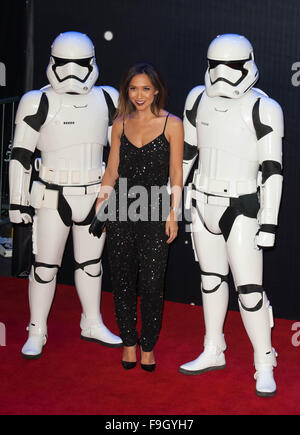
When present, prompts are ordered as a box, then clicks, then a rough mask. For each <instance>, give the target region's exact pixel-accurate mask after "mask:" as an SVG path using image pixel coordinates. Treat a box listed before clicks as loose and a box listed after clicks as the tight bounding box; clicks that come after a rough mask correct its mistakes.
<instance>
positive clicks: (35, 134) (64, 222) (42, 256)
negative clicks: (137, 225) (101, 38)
mask: <svg viewBox="0 0 300 435" xmlns="http://www.w3.org/2000/svg"><path fill="white" fill-rule="evenodd" d="M51 54H52V57H51V61H50V65H49V67H48V70H47V75H48V78H49V80H50V85H49V86H46V87H45V88H43V89H41V90H39V91H31V92H28V93H27V94H25V95H24V96H23V97H22V99H21V101H20V104H19V107H18V111H17V116H16V130H15V137H14V142H13V149H12V157H11V161H10V170H9V177H10V203H11V206H10V219H11V222H13V223H20V222H22V221H23V222H30V221H31V215H32V213H31V209H32V208H34V209H35V213H34V216H33V253H34V254H35V261H34V264H33V266H32V270H31V274H30V277H29V302H30V312H31V318H30V324H29V327H28V330H29V338H28V341H27V342H26V343H25V345H24V347H23V349H22V355H23V356H24V357H25V358H38V357H39V356H40V355H41V353H42V348H43V346H44V344H45V343H46V337H47V317H48V314H49V310H50V307H51V304H52V301H53V297H54V292H55V287H56V275H57V271H58V268H59V267H60V265H61V261H62V257H63V253H64V249H65V244H66V241H67V238H68V234H69V231H70V228H71V227H72V234H73V245H74V258H75V284H76V288H77V291H78V295H79V298H80V301H81V305H82V316H81V322H80V326H81V330H82V332H81V337H82V338H84V339H87V340H92V341H97V342H100V343H102V344H104V345H107V346H111V347H117V346H120V345H122V341H121V339H120V338H119V337H117V336H115V335H114V334H112V333H111V332H110V331H109V330H108V329H107V328H106V327H105V325H104V324H103V322H102V318H101V314H100V295H101V279H102V267H101V254H102V251H103V246H104V242H105V233H104V234H103V235H102V236H101V239H100V241H99V240H98V239H96V238H95V237H93V236H92V235H91V234H89V231H88V228H89V225H90V223H91V221H92V219H93V217H94V216H95V201H96V198H97V195H98V192H99V189H100V183H101V178H102V175H103V169H104V168H103V164H102V155H103V146H105V145H106V143H107V139H108V131H109V130H110V129H111V124H112V115H113V113H112V112H113V109H114V107H115V106H116V105H117V100H118V92H117V91H116V90H115V89H114V88H112V87H109V86H102V87H97V86H94V83H95V81H96V79H97V76H98V69H97V66H96V64H95V59H94V49H93V45H92V43H91V41H90V39H89V38H88V37H87V36H86V35H83V34H80V33H77V32H67V33H63V34H61V35H59V37H58V38H56V40H55V41H54V44H53V45H52V51H51ZM53 56H55V62H56V63H59V58H62V59H63V60H64V69H62V70H60V71H59V74H60V81H59V82H58V81H57V77H56V76H55V75H53V74H52V72H51V71H52V70H51V68H52V66H53V64H54V63H53ZM76 56H78V59H79V64H76V59H77V57H76ZM85 58H88V63H89V64H91V65H92V67H91V69H90V70H89V74H88V76H87V74H85V75H83V74H80V70H81V69H83V70H86V69H87V68H86V67H82V65H84V59H85ZM66 59H71V60H72V62H71V63H70V64H69V63H68V62H67V61H66ZM62 63H63V62H62ZM76 65H77V66H76ZM70 70H71V71H72V72H73V73H72V77H71V78H70ZM76 73H77V74H79V78H80V81H76ZM82 77H86V81H82ZM64 78H65V79H64ZM91 78H92V81H91ZM87 89H88V91H87ZM36 148H37V149H38V150H40V152H41V159H38V160H36V161H35V165H36V169H38V170H39V180H38V181H34V182H33V184H32V188H31V192H30V193H29V184H30V176H31V159H32V154H33V152H34V150H35V149H36Z"/></svg>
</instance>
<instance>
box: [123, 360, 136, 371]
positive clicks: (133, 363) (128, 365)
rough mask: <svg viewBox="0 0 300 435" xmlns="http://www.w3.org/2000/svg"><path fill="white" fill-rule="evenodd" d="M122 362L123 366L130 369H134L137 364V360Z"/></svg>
mask: <svg viewBox="0 0 300 435" xmlns="http://www.w3.org/2000/svg"><path fill="white" fill-rule="evenodd" d="M121 362H122V366H123V368H124V369H125V370H130V369H134V367H135V366H136V361H134V362H130V361H123V360H122V361H121Z"/></svg>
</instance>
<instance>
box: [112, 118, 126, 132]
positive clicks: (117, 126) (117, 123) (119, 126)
mask: <svg viewBox="0 0 300 435" xmlns="http://www.w3.org/2000/svg"><path fill="white" fill-rule="evenodd" d="M123 124H124V119H123V117H122V116H119V117H118V118H116V119H115V120H114V122H113V125H112V128H113V130H114V131H115V132H118V133H120V132H122V130H123Z"/></svg>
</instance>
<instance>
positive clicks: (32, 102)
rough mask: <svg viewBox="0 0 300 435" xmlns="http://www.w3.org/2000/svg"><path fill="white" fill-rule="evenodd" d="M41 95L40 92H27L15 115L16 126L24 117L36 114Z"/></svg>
mask: <svg viewBox="0 0 300 435" xmlns="http://www.w3.org/2000/svg"><path fill="white" fill-rule="evenodd" d="M42 94H43V92H42V91H29V92H27V93H26V94H24V95H23V97H22V98H21V100H20V102H19V106H18V110H17V114H16V124H19V123H20V122H22V121H23V120H24V118H25V117H26V116H28V115H29V116H30V115H34V114H35V113H36V112H37V110H38V107H39V105H40V101H41V97H42Z"/></svg>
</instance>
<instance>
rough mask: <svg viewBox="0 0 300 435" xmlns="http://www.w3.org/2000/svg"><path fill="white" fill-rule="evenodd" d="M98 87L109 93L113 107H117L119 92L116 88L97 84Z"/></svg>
mask: <svg viewBox="0 0 300 435" xmlns="http://www.w3.org/2000/svg"><path fill="white" fill-rule="evenodd" d="M99 88H101V89H102V90H103V91H106V92H107V93H108V94H109V95H110V97H111V98H112V100H113V102H114V105H115V107H117V105H118V100H119V92H118V91H117V89H115V88H113V87H112V86H99Z"/></svg>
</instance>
